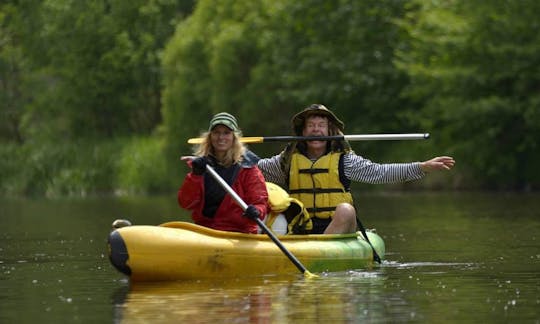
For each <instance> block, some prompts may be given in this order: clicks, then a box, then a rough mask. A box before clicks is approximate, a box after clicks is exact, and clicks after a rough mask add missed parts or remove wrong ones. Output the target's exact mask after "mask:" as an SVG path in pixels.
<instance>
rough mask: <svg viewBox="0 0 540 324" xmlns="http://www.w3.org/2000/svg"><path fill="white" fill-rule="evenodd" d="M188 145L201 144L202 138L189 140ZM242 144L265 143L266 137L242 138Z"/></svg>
mask: <svg viewBox="0 0 540 324" xmlns="http://www.w3.org/2000/svg"><path fill="white" fill-rule="evenodd" d="M187 142H188V144H201V143H202V142H203V138H202V137H195V138H190V139H188V141H187ZM240 142H242V143H244V144H254V143H263V142H264V137H261V136H257V137H242V138H240Z"/></svg>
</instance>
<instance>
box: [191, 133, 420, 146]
mask: <svg viewBox="0 0 540 324" xmlns="http://www.w3.org/2000/svg"><path fill="white" fill-rule="evenodd" d="M428 138H429V133H410V134H363V135H362V134H361V135H334V136H258V137H242V138H241V141H242V143H246V144H255V143H264V142H292V141H331V140H346V141H392V140H397V141H401V140H419V139H428ZM202 141H203V138H202V137H195V138H190V139H188V144H201V143H202Z"/></svg>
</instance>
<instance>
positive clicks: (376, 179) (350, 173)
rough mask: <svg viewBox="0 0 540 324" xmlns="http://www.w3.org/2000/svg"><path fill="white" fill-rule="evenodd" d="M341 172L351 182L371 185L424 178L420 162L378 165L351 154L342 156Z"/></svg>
mask: <svg viewBox="0 0 540 324" xmlns="http://www.w3.org/2000/svg"><path fill="white" fill-rule="evenodd" d="M343 171H344V173H345V176H346V177H347V178H348V179H349V180H351V181H357V182H365V183H371V184H382V183H399V182H406V181H412V180H418V179H421V178H423V177H424V176H425V173H424V172H423V171H422V169H420V162H412V163H388V164H379V163H374V162H371V161H370V160H368V159H364V158H363V157H361V156H359V155H356V154H354V153H352V152H351V153H347V154H345V155H344V156H343Z"/></svg>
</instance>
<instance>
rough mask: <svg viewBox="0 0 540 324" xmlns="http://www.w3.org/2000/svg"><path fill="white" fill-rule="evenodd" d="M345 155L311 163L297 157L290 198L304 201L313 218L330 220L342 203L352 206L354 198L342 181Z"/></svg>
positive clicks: (290, 173)
mask: <svg viewBox="0 0 540 324" xmlns="http://www.w3.org/2000/svg"><path fill="white" fill-rule="evenodd" d="M341 154H342V153H339V152H331V153H328V154H326V155H324V156H322V157H320V158H319V159H318V160H316V161H315V162H312V161H311V160H310V159H308V158H307V157H306V156H305V155H303V154H300V153H294V154H293V155H292V158H291V168H290V171H289V194H290V196H291V197H292V198H296V199H298V200H299V201H301V202H302V203H303V204H304V206H305V208H306V210H307V211H308V212H309V214H310V216H311V217H317V218H329V217H332V216H333V215H334V211H335V210H336V206H337V205H338V204H340V203H345V202H346V203H349V204H353V198H352V195H351V193H350V191H349V190H348V188H345V186H344V185H343V183H341V181H340V178H339V159H340V156H341Z"/></svg>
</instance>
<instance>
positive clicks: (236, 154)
mask: <svg viewBox="0 0 540 324" xmlns="http://www.w3.org/2000/svg"><path fill="white" fill-rule="evenodd" d="M211 135H212V132H204V133H203V134H202V135H201V138H203V141H202V143H201V144H200V145H199V146H197V147H195V152H194V153H195V155H197V156H208V155H211V156H213V157H216V155H215V152H214V147H213V146H212V140H211V139H210V136H211ZM241 138H242V134H241V133H240V132H233V145H232V147H231V148H230V149H229V150H228V151H227V153H226V154H225V159H223V160H221V161H218V162H219V163H220V164H221V165H223V166H225V167H229V166H231V165H233V164H235V163H240V162H241V161H242V158H243V155H244V153H245V152H246V146H245V145H244V144H243V143H242V141H241V140H240V139H241Z"/></svg>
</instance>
